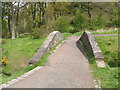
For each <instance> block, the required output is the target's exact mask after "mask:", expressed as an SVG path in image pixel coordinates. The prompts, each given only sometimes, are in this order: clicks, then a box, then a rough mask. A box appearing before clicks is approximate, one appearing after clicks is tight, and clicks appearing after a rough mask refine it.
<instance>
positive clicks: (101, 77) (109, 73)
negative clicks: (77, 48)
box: [83, 36, 119, 88]
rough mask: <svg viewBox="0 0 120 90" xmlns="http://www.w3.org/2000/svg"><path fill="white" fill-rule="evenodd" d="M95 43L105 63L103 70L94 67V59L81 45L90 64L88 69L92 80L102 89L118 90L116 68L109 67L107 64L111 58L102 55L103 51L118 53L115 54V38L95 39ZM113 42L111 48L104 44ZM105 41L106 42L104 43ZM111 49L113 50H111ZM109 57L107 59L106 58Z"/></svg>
mask: <svg viewBox="0 0 120 90" xmlns="http://www.w3.org/2000/svg"><path fill="white" fill-rule="evenodd" d="M96 38H97V39H96V40H97V42H98V44H99V46H100V48H101V50H102V51H103V54H104V56H105V62H106V67H105V68H99V67H97V66H96V62H95V58H94V57H93V56H92V54H91V53H90V51H89V49H88V47H87V46H85V45H83V48H84V51H85V53H86V56H87V57H88V60H89V62H90V67H91V68H92V70H93V76H94V78H95V79H96V80H97V81H98V82H99V83H100V85H101V87H102V88H118V78H119V77H118V67H117V66H115V67H111V66H110V65H109V64H108V61H109V60H108V59H109V58H111V57H112V56H108V55H106V54H105V53H104V51H106V50H107V51H108V50H109V51H111V52H114V53H118V52H115V51H116V47H117V39H116V36H112V37H109V38H108V37H96ZM109 39H110V40H113V42H112V44H111V46H109V45H108V43H107V42H106V41H107V40H108V41H109ZM105 40H106V41H105ZM111 49H113V50H111ZM106 57H109V58H106ZM111 59H112V60H111V61H114V59H113V58H111Z"/></svg>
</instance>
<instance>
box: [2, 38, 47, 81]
mask: <svg viewBox="0 0 120 90" xmlns="http://www.w3.org/2000/svg"><path fill="white" fill-rule="evenodd" d="M44 40H45V38H41V39H33V38H31V37H24V38H18V39H14V40H11V39H4V40H3V41H2V42H3V43H2V45H1V47H2V49H3V51H2V53H1V54H2V55H0V56H2V57H3V58H5V59H6V62H7V64H6V66H2V73H3V76H2V79H3V80H2V82H3V83H5V82H7V81H9V80H11V79H13V78H15V77H16V76H19V75H21V74H23V73H24V69H25V68H26V66H27V63H28V60H29V59H30V58H31V57H32V56H33V54H34V53H35V52H36V50H37V49H38V48H39V47H40V46H41V45H42V43H43V41H44ZM2 57H1V58H2ZM1 61H2V60H1Z"/></svg>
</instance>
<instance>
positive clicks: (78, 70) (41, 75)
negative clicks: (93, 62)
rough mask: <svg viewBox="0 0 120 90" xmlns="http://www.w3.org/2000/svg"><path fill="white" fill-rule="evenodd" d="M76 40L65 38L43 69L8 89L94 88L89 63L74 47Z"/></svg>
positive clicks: (74, 37) (76, 38)
mask: <svg viewBox="0 0 120 90" xmlns="http://www.w3.org/2000/svg"><path fill="white" fill-rule="evenodd" d="M78 39H79V37H76V36H72V37H69V38H67V40H65V42H64V43H63V44H62V45H61V46H60V47H59V48H58V49H57V51H56V52H55V53H54V54H53V55H51V57H50V58H49V62H48V63H47V64H46V65H45V66H44V67H43V68H41V69H40V70H38V71H37V72H35V73H33V74H31V75H30V76H28V77H25V78H24V79H22V80H20V81H18V82H16V83H14V84H13V85H11V86H9V87H8V88H94V87H95V83H94V79H93V78H92V77H93V76H92V73H91V70H90V67H89V62H88V61H87V59H86V58H85V56H84V55H83V54H82V53H81V51H80V50H79V49H78V48H77V46H76V42H77V40H78Z"/></svg>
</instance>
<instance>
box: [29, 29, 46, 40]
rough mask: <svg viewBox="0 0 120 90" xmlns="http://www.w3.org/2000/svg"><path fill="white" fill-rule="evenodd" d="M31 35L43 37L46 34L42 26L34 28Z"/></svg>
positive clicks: (36, 37)
mask: <svg viewBox="0 0 120 90" xmlns="http://www.w3.org/2000/svg"><path fill="white" fill-rule="evenodd" d="M31 35H32V36H33V38H34V39H38V38H42V37H43V36H44V31H43V30H41V29H40V28H34V29H32V32H31Z"/></svg>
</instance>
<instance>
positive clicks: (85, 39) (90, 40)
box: [79, 31, 105, 67]
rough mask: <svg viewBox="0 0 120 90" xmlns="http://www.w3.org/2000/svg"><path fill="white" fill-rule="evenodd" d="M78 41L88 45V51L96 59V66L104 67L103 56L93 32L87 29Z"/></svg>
mask: <svg viewBox="0 0 120 90" xmlns="http://www.w3.org/2000/svg"><path fill="white" fill-rule="evenodd" d="M79 41H80V42H81V43H83V45H86V46H87V47H88V49H89V51H90V52H91V54H92V55H93V56H94V57H95V59H96V63H97V66H98V67H105V63H104V56H103V54H102V51H101V49H100V48H99V46H98V44H97V42H96V41H95V39H94V36H93V34H92V33H91V32H89V31H85V32H84V33H83V35H82V36H81V38H80V39H79Z"/></svg>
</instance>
